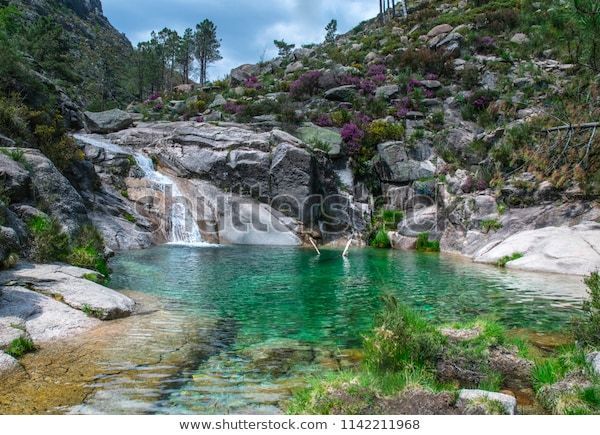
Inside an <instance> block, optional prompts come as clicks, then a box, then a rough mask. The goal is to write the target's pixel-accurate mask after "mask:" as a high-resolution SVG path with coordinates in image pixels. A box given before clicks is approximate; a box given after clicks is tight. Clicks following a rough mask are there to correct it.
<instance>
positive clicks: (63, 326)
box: [0, 286, 100, 344]
mask: <svg viewBox="0 0 600 435" xmlns="http://www.w3.org/2000/svg"><path fill="white" fill-rule="evenodd" d="M1 289H2V296H0V318H14V319H17V320H18V321H19V322H20V323H21V324H22V325H23V328H24V329H25V331H26V333H27V335H29V337H30V338H31V340H33V342H34V343H36V344H37V343H44V342H48V341H52V340H60V339H64V338H70V337H73V336H74V335H77V334H81V333H83V332H85V331H88V330H90V329H92V328H93V327H95V326H98V325H99V324H100V321H99V320H98V319H94V318H92V317H89V316H87V315H85V314H84V313H82V312H81V311H77V310H75V309H73V308H71V307H69V306H67V305H65V304H63V303H61V302H58V301H57V300H55V299H53V298H51V297H48V296H44V295H41V294H39V293H37V292H34V291H31V290H28V289H26V288H24V287H19V286H15V287H2V288H1Z"/></svg>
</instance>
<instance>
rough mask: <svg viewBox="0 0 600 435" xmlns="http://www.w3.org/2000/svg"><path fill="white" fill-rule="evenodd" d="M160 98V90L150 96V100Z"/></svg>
mask: <svg viewBox="0 0 600 435" xmlns="http://www.w3.org/2000/svg"><path fill="white" fill-rule="evenodd" d="M159 98H160V94H159V93H158V92H155V93H153V94H152V95H150V96H149V97H148V101H156V100H158V99H159Z"/></svg>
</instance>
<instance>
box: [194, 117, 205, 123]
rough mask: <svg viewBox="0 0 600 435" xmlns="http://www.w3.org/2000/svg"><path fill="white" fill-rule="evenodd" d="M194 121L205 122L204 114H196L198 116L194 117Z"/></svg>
mask: <svg viewBox="0 0 600 435" xmlns="http://www.w3.org/2000/svg"><path fill="white" fill-rule="evenodd" d="M194 121H196V122H199V123H202V122H204V116H202V115H200V116H196V118H195V119H194Z"/></svg>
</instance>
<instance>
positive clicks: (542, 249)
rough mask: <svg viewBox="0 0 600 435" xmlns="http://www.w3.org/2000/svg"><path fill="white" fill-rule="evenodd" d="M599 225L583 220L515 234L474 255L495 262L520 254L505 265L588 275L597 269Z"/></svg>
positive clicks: (599, 258) (523, 268)
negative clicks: (572, 223) (573, 223)
mask: <svg viewBox="0 0 600 435" xmlns="http://www.w3.org/2000/svg"><path fill="white" fill-rule="evenodd" d="M597 246H600V224H598V223H595V222H588V223H583V224H581V225H576V226H573V227H546V228H540V229H534V230H529V231H522V232H518V233H516V234H514V235H513V236H511V237H508V238H506V239H505V240H502V241H500V242H499V243H498V242H497V241H494V242H491V243H490V244H489V245H486V246H484V247H483V248H482V249H480V250H479V251H478V252H477V253H476V254H475V256H474V259H475V261H476V262H479V263H496V262H498V261H499V260H500V259H502V258H504V257H511V256H513V255H514V254H521V255H522V256H523V257H522V258H519V259H517V260H514V261H511V262H509V263H508V264H507V267H509V268H514V269H521V270H531V271H542V272H548V273H562V274H571V275H589V274H591V273H592V272H595V271H597V270H599V269H600V253H599V252H598V250H597V249H596V247H597Z"/></svg>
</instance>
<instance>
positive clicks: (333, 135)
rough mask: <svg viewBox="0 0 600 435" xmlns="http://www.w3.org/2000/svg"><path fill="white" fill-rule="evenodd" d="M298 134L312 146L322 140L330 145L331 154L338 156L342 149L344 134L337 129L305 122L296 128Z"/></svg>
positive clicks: (329, 151)
mask: <svg viewBox="0 0 600 435" xmlns="http://www.w3.org/2000/svg"><path fill="white" fill-rule="evenodd" d="M296 136H298V138H299V139H301V140H302V141H303V142H305V143H306V144H308V145H310V146H314V145H315V143H318V142H322V143H324V144H325V145H326V146H328V147H329V150H328V153H329V155H330V156H338V155H339V154H340V153H341V151H342V136H341V135H340V134H339V133H338V132H337V131H335V130H332V129H329V128H324V127H319V126H318V125H315V124H313V123H311V122H306V123H304V124H303V125H302V126H301V127H299V128H298V129H297V130H296Z"/></svg>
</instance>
